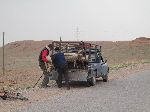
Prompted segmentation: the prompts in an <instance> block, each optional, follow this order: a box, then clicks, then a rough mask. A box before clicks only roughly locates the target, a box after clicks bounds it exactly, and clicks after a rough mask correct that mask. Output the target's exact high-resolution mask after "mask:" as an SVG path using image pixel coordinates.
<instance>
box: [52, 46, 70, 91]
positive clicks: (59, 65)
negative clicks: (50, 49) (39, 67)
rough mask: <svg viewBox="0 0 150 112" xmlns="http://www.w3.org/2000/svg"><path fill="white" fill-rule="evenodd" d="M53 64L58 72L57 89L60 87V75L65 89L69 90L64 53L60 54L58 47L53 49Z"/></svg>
mask: <svg viewBox="0 0 150 112" xmlns="http://www.w3.org/2000/svg"><path fill="white" fill-rule="evenodd" d="M53 64H54V66H55V69H56V70H57V72H58V80H57V84H58V87H59V88H61V87H62V75H64V78H65V82H66V85H67V89H68V90H69V89H70V85H69V77H68V65H67V61H66V59H65V56H64V53H61V52H60V50H59V47H56V48H55V53H54V55H53Z"/></svg>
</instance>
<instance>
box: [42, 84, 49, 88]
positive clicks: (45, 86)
mask: <svg viewBox="0 0 150 112" xmlns="http://www.w3.org/2000/svg"><path fill="white" fill-rule="evenodd" d="M47 87H50V86H49V85H44V86H43V85H41V88H47Z"/></svg>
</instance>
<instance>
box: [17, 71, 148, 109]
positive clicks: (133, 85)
mask: <svg viewBox="0 0 150 112" xmlns="http://www.w3.org/2000/svg"><path fill="white" fill-rule="evenodd" d="M64 89H65V88H64ZM16 111H17V112H150V71H148V70H146V71H143V72H140V73H137V74H134V75H130V76H127V77H125V78H120V79H117V80H110V81H109V82H106V83H104V82H102V81H99V82H98V83H97V84H96V86H94V87H89V88H88V87H87V88H84V87H74V88H71V90H70V91H68V92H66V93H65V94H63V96H62V95H61V96H57V97H55V98H52V99H51V100H47V101H44V102H37V103H34V104H31V105H28V106H26V107H24V108H20V109H17V110H16Z"/></svg>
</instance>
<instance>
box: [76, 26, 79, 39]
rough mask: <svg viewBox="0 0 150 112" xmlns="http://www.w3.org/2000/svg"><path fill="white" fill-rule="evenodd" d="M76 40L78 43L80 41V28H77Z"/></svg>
mask: <svg viewBox="0 0 150 112" xmlns="http://www.w3.org/2000/svg"><path fill="white" fill-rule="evenodd" d="M76 39H77V41H79V28H78V27H77V28H76Z"/></svg>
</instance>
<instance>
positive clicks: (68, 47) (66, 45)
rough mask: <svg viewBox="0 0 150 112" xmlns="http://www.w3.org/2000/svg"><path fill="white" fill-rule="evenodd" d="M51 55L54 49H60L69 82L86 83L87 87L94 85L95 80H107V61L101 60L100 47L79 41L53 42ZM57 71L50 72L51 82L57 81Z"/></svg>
mask: <svg viewBox="0 0 150 112" xmlns="http://www.w3.org/2000/svg"><path fill="white" fill-rule="evenodd" d="M52 45H53V50H52V55H53V53H54V52H55V51H54V49H55V47H59V48H60V52H63V53H64V55H65V58H66V60H67V63H68V76H69V80H70V81H86V82H87V85H89V86H93V85H95V84H96V79H97V78H99V77H102V79H103V81H104V82H107V80H108V73H109V67H108V64H107V60H105V61H104V60H103V57H102V54H101V46H98V45H95V44H91V43H86V42H83V41H81V42H79V41H53V42H52ZM57 77H58V73H57V71H55V70H53V71H52V78H51V80H57Z"/></svg>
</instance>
